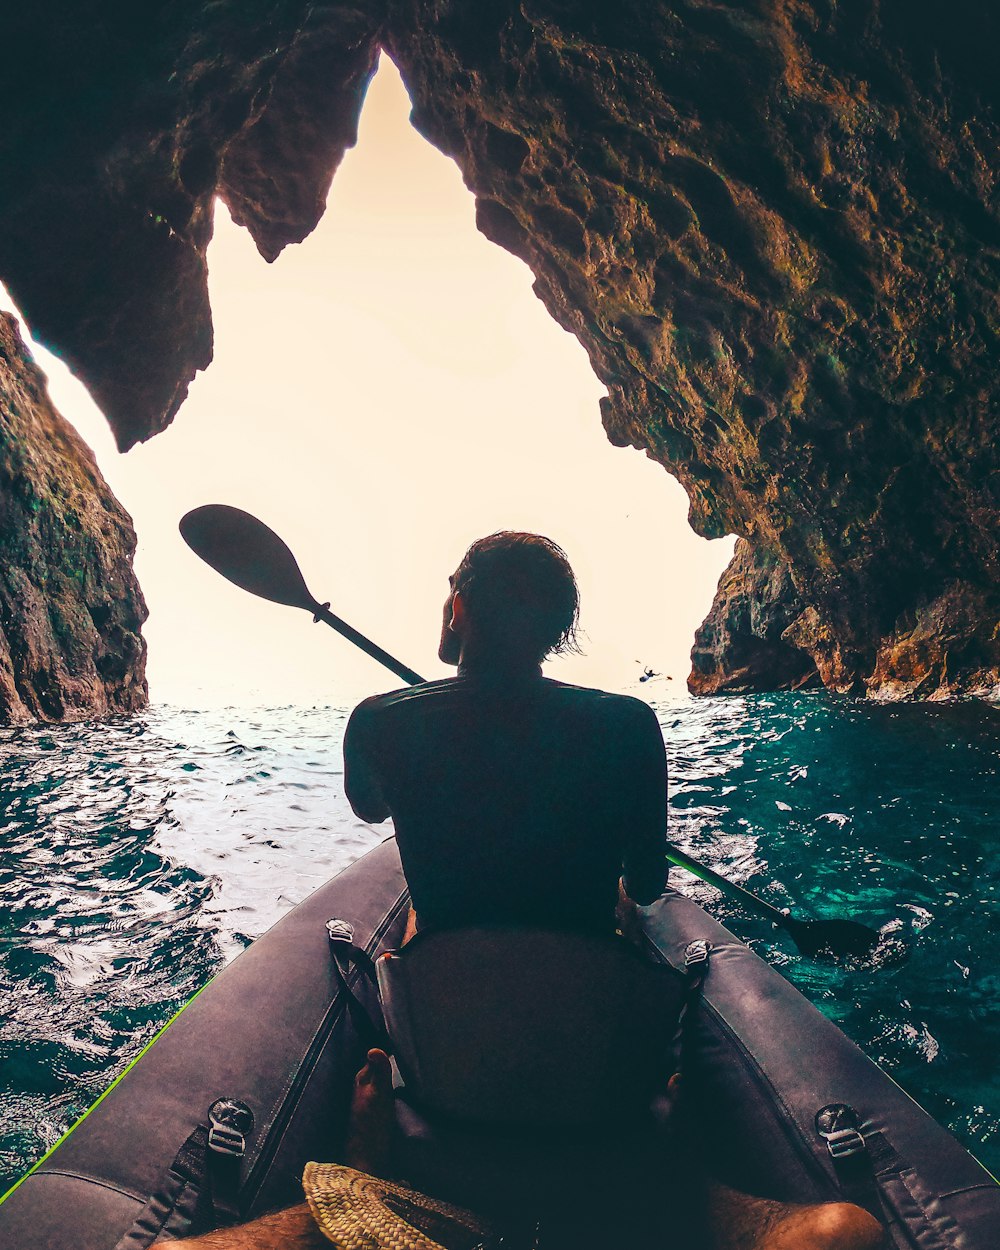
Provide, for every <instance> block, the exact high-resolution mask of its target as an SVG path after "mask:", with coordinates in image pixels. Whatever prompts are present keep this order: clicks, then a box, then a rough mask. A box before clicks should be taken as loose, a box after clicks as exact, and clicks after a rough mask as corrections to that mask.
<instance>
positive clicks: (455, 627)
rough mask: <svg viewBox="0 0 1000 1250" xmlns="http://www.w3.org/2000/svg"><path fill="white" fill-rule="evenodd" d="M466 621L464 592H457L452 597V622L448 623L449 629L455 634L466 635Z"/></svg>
mask: <svg viewBox="0 0 1000 1250" xmlns="http://www.w3.org/2000/svg"><path fill="white" fill-rule="evenodd" d="M465 621H466V611H465V600H464V599H463V598H462V592H461V591H460V590H456V591H455V593H454V594H453V595H452V597H451V620H450V621H449V622H448V628H449V629H450V630H451V632H452V633H453V634H464V633H465Z"/></svg>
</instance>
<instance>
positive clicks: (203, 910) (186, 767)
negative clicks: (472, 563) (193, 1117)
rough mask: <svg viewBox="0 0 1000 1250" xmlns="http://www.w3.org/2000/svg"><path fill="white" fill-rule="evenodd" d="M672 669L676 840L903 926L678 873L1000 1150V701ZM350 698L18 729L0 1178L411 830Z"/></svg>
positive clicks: (5, 823)
mask: <svg viewBox="0 0 1000 1250" xmlns="http://www.w3.org/2000/svg"><path fill="white" fill-rule="evenodd" d="M668 689H669V688H668V687H666V686H665V684H664V683H662V682H657V681H653V682H650V683H648V684H647V685H645V686H637V687H636V688H635V691H634V692H635V693H639V694H640V695H641V696H642V697H644V698H646V699H648V700H649V701H650V702H651V703H652V704H653V705H654V707H655V708H656V711H657V714H658V716H659V719H660V723H661V726H662V728H663V733H664V739H665V741H666V745H667V755H668V760H669V768H670V779H671V781H670V796H671V797H670V807H671V837H672V838H673V840H674V841H676V842H677V843H678V844H679V845H680V846H682V847H683V848H685V849H686V850H688V851H689V852H690V853H691V854H693V855H695V856H696V857H698V858H700V859H703V860H704V861H705V862H707V863H709V864H710V865H712V866H713V867H715V868H716V869H717V870H719V871H721V872H723V873H725V874H726V875H727V876H729V877H731V878H732V879H734V880H736V881H739V882H740V883H742V884H744V885H746V886H748V887H749V888H750V889H752V890H754V891H755V892H757V893H759V894H761V895H762V896H763V897H764V898H766V899H767V900H768V901H770V902H772V903H774V904H776V905H778V906H785V905H790V906H792V907H793V909H794V910H795V913H796V914H797V915H799V916H801V917H803V918H811V917H848V918H852V919H856V920H860V921H862V922H864V923H867V924H871V925H873V926H874V927H877V928H880V929H884V930H885V932H886V934H887V937H888V940H887V942H886V943H885V949H886V950H887V951H889V952H890V954H891V956H892V957H890V958H886V959H881V958H879V959H876V961H875V963H874V964H869V965H858V964H856V965H853V966H846V965H835V964H834V965H832V964H829V963H822V962H818V961H816V960H811V959H806V958H804V957H802V956H800V955H799V954H798V953H797V952H796V950H795V947H794V946H793V945H792V943H791V942H790V941H789V940H788V939H787V938H786V937H784V936H783V935H781V934H776V933H775V932H774V931H772V930H771V929H770V927H769V926H768V925H767V924H766V923H765V922H762V921H760V920H757V919H755V918H753V917H750V916H747V915H746V914H745V913H744V912H742V911H741V910H740V908H739V907H738V906H736V905H734V904H733V903H732V902H730V901H729V900H728V899H724V898H722V897H720V895H719V894H718V893H717V892H716V891H714V890H713V889H711V888H710V887H708V886H705V885H703V884H701V883H700V882H697V881H695V880H694V879H693V878H691V877H689V876H688V875H687V874H686V873H683V872H681V871H679V870H675V871H674V873H673V874H672V882H673V883H674V884H676V885H678V886H679V887H681V888H683V889H684V890H685V891H687V892H689V893H691V894H692V895H693V896H694V897H695V898H697V899H698V901H699V902H701V903H702V904H703V905H705V906H706V907H708V908H709V910H711V911H712V912H713V913H715V914H716V915H717V916H718V917H719V918H720V919H721V920H723V922H724V923H726V924H727V925H728V926H729V927H730V928H732V929H733V930H734V931H735V932H736V933H737V934H739V935H740V936H741V937H743V938H744V939H745V940H747V941H749V942H750V944H751V945H752V946H753V947H754V949H756V950H757V952H758V953H759V954H761V955H762V956H764V957H765V958H766V959H768V960H770V961H771V962H772V963H773V964H775V965H776V966H777V967H779V968H780V970H781V971H782V972H783V973H784V974H785V975H786V976H787V977H789V978H790V979H791V980H792V981H793V982H794V983H795V984H796V985H797V986H798V987H799V988H800V989H801V990H803V992H804V993H806V994H807V995H808V996H809V997H810V998H811V999H812V1001H813V1002H814V1003H816V1005H817V1006H818V1007H819V1008H820V1009H821V1010H822V1011H823V1012H824V1013H825V1014H826V1015H828V1016H829V1017H830V1018H831V1019H832V1020H834V1021H835V1022H836V1023H837V1024H838V1025H839V1026H840V1027H841V1028H842V1029H843V1030H844V1031H845V1032H846V1033H847V1034H848V1035H849V1036H851V1037H852V1038H854V1039H855V1040H856V1041H857V1042H859V1043H860V1045H861V1046H862V1047H863V1048H864V1049H865V1050H866V1051H867V1053H868V1054H869V1055H870V1056H871V1057H872V1058H873V1059H875V1060H877V1061H878V1062H879V1063H880V1064H882V1065H883V1066H884V1067H885V1068H886V1070H887V1071H889V1072H890V1073H891V1074H892V1075H893V1077H894V1078H895V1079H896V1080H897V1081H898V1082H899V1083H900V1084H901V1085H902V1086H903V1087H904V1089H906V1090H907V1091H908V1092H909V1093H910V1094H912V1095H913V1096H914V1097H915V1098H916V1099H917V1100H918V1101H919V1102H920V1103H921V1104H922V1105H923V1106H924V1107H926V1108H927V1110H928V1111H930V1113H931V1114H932V1115H934V1116H935V1117H936V1118H937V1119H938V1120H940V1121H941V1122H942V1123H943V1124H945V1125H946V1126H947V1127H949V1128H950V1129H951V1130H952V1131H953V1132H954V1133H955V1134H956V1136H957V1137H958V1138H959V1139H960V1140H961V1141H962V1142H963V1143H964V1144H965V1145H966V1146H967V1147H968V1148H969V1149H970V1150H972V1152H973V1153H974V1154H976V1155H977V1156H978V1157H979V1158H980V1159H982V1160H983V1162H985V1163H986V1164H987V1165H988V1166H990V1167H991V1168H992V1169H993V1170H994V1171H995V1170H997V1169H998V1168H1000V1088H998V1086H1000V1083H998V1080H997V1073H998V1066H1000V1061H998V1056H1000V908H998V899H1000V857H998V854H997V851H998V847H1000V778H998V767H1000V710H998V709H996V708H994V707H991V706H989V705H986V704H982V703H976V702H968V703H954V704H938V705H881V704H873V703H869V702H864V701H856V700H847V699H838V698H834V697H831V696H828V695H825V694H822V693H810V694H780V695H757V696H752V697H745V698H744V697H739V698H736V697H730V698H715V699H703V700H692V699H685V698H672V697H669V695H668V694H667V693H666V691H667V690H668ZM346 720H347V710H346V709H342V708H335V707H322V708H320V707H316V708H305V707H298V706H290V707H280V708H268V709H248V708H229V709H225V710H221V711H220V710H214V711H198V710H194V709H185V708H157V709H153V710H151V711H149V712H148V713H146V714H145V715H143V716H140V717H137V718H135V719H131V720H120V721H115V722H112V723H110V724H100V725H96V724H83V725H66V726H59V727H44V728H28V729H4V730H0V1193H2V1192H3V1190H4V1189H5V1188H6V1186H7V1185H8V1184H9V1183H12V1182H13V1181H14V1180H16V1179H17V1178H18V1177H19V1176H20V1175H21V1174H22V1173H23V1172H24V1171H25V1170H26V1169H27V1168H28V1167H30V1165H31V1164H32V1163H33V1162H34V1161H35V1160H36V1159H37V1158H38V1157H40V1155H41V1154H43V1153H44V1152H45V1150H46V1149H47V1148H48V1147H49V1146H51V1145H52V1144H53V1143H54V1142H55V1141H57V1140H58V1138H59V1136H60V1135H61V1134H62V1133H63V1132H64V1131H65V1130H66V1128H67V1127H68V1126H69V1125H71V1124H72V1123H73V1122H74V1121H75V1120H76V1119H77V1118H78V1117H79V1116H80V1115H81V1114H82V1112H83V1111H85V1110H86V1108H87V1107H88V1106H89V1105H90V1104H91V1103H92V1102H93V1101H94V1100H95V1099H96V1098H97V1097H98V1096H99V1095H100V1094H101V1093H102V1091H103V1090H104V1089H105V1088H106V1087H107V1085H108V1084H109V1083H110V1082H111V1081H112V1080H113V1079H114V1077H115V1076H117V1075H118V1073H120V1072H121V1071H122V1069H123V1068H124V1067H125V1065H126V1064H127V1063H128V1062H129V1061H130V1060H131V1059H132V1058H134V1056H135V1055H136V1054H137V1053H138V1052H139V1050H141V1048H142V1047H143V1045H145V1043H146V1042H147V1041H148V1040H149V1039H150V1038H151V1037H152V1036H153V1034H154V1033H155V1032H156V1031H157V1029H158V1028H160V1027H161V1026H162V1024H163V1023H164V1022H165V1021H167V1020H168V1019H169V1018H170V1016H171V1015H172V1014H173V1013H174V1012H175V1011H176V1010H177V1009H178V1008H179V1007H180V1006H181V1005H182V1004H183V1003H185V1002H186V1001H187V1000H188V999H189V998H190V997H191V995H192V994H193V993H194V992H195V991H196V990H197V989H198V988H199V987H200V986H201V985H202V984H204V982H205V981H206V980H208V978H209V977H211V976H212V975H213V974H214V973H215V972H217V971H218V970H219V969H220V968H221V967H222V966H223V965H224V964H225V963H226V962H227V961H228V960H229V959H231V958H233V957H234V956H235V955H237V954H238V953H239V951H240V950H242V949H243V948H244V947H245V946H247V945H248V944H249V943H250V942H251V941H252V940H253V939H254V938H255V937H257V936H258V935H259V934H261V933H263V932H264V930H265V929H267V928H268V927H269V926H270V925H271V924H273V923H274V921H276V920H277V919H278V918H279V917H280V916H281V915H282V914H283V913H284V912H285V911H286V910H287V909H288V908H289V907H291V906H292V905H293V904H294V903H296V902H298V901H299V900H300V899H301V898H303V897H305V895H306V894H308V893H309V891H310V890H312V889H313V888H314V887H316V886H317V885H319V884H320V883H321V882H323V881H325V880H326V879H327V878H328V877H330V876H331V875H333V874H334V873H335V872H337V871H338V869H340V868H343V867H344V866H345V865H346V864H348V863H350V862H351V861H352V860H354V859H356V858H357V857H358V856H359V855H361V854H363V853H364V852H365V851H366V850H368V849H369V848H370V847H372V846H374V845H375V844H376V843H377V842H379V841H380V840H381V839H382V838H383V837H385V836H386V834H387V833H388V832H389V831H390V829H389V826H388V825H387V826H384V827H380V826H372V825H367V824H365V823H363V822H362V821H359V820H358V819H357V817H355V816H354V814H353V813H352V811H351V809H350V807H349V805H348V804H347V801H346V799H345V797H344V792H343V771H342V770H343V765H342V760H341V743H342V739H343V731H344V726H345V724H346ZM900 953H902V954H903V955H905V958H903V959H900V958H898V956H899V955H900Z"/></svg>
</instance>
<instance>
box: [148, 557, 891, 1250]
mask: <svg viewBox="0 0 1000 1250" xmlns="http://www.w3.org/2000/svg"><path fill="white" fill-rule="evenodd" d="M449 582H450V585H449V591H448V596H447V599H446V600H445V605H444V616H443V621H442V629H441V642H440V648H439V655H440V658H441V659H442V661H444V662H445V663H447V664H454V665H457V667H458V674H457V676H456V677H453V678H449V679H446V680H444V681H435V682H425V683H422V684H420V685H417V686H413V687H409V688H407V689H404V690H399V691H394V692H392V693H390V694H385V695H378V696H376V697H374V698H371V699H366V700H365V701H364V702H363V703H361V704H360V705H359V706H358V707H357V708H356V709H355V711H354V713H353V715H352V717H351V720H350V723H349V725H348V729H347V733H346V736H345V741H344V756H345V786H346V790H347V794H348V798H349V799H350V802H351V805H352V807H353V808H354V810H355V812H356V813H357V815H358V816H360V817H361V819H362V820H365V821H373V822H380V821H382V820H385V819H386V818H387V817H388V816H390V815H391V816H392V818H393V822H394V825H395V829H396V837H397V841H398V843H399V849H400V855H401V858H402V863H403V869H404V873H405V875H406V880H407V884H408V885H409V887H410V894H411V899H412V902H413V908H414V911H413V912H411V924H410V926H409V929H411V930H412V929H413V928H414V927H428V928H431V927H433V928H440V927H454V926H462V925H469V924H476V923H484V922H500V923H508V924H525V925H542V926H545V925H548V926H552V927H562V928H570V929H573V928H579V929H584V930H588V931H597V932H608V933H610V932H612V931H613V929H614V927H615V922H616V903H618V904H619V919H620V918H621V910H622V908H621V905H620V904H621V903H622V902H624V903H625V904H626V905H629V904H632V903H639V904H647V903H651V902H653V901H654V900H655V899H656V898H658V897H659V895H660V894H661V893H662V891H663V889H664V887H665V884H666V875H667V861H666V858H665V843H666V815H667V812H666V758H665V752H664V747H663V740H662V737H661V734H660V730H659V727H658V725H657V722H656V718H655V716H654V714H653V712H652V711H651V709H650V708H649V707H648V706H647V705H646V704H645V703H642V702H641V701H639V700H637V699H632V698H629V697H626V696H622V695H614V694H608V693H606V692H604V691H600V690H590V689H584V688H581V687H577V686H570V685H566V684H564V683H561V682H556V681H551V680H548V679H546V678H544V677H543V676H542V672H541V664H542V661H543V660H544V659H545V658H546V657H548V656H550V655H554V654H558V653H559V652H561V651H565V650H569V649H571V648H573V646H574V645H575V630H576V624H577V617H578V611H579V595H578V592H577V586H576V580H575V578H574V576H573V572H572V569H571V568H570V565H569V562H568V561H567V559H566V556H565V554H564V553H563V552H562V551H561V549H560V548H559V547H557V546H556V545H555V544H554V543H552V542H550V541H549V540H548V539H545V538H542V537H540V536H538V535H535V534H523V533H513V532H502V533H498V534H492V535H490V536H489V537H488V538H484V539H480V540H479V541H478V542H476V543H473V545H472V546H471V547H470V548H469V550H468V551H467V552H466V554H465V556H464V557H463V559H462V561H461V563H460V564H459V566H458V568H457V569H456V570H455V572H454V573H453V574H452V576H451V578H450V579H449ZM626 909H627V908H626ZM534 1009H535V1010H538V1009H539V1007H538V1005H537V1004H535V1005H534ZM664 1075H665V1076H666V1075H667V1074H664ZM670 1089H671V1090H672V1091H674V1092H675V1091H676V1089H677V1080H676V1079H674V1080H672V1081H671V1082H670ZM394 1126H395V1112H394V1094H393V1089H392V1076H391V1069H390V1064H389V1059H388V1057H387V1056H386V1054H385V1053H384V1052H383V1051H381V1050H377V1049H372V1050H370V1051H369V1053H368V1062H367V1063H366V1064H365V1066H364V1067H363V1068H362V1070H361V1071H360V1072H359V1073H358V1075H357V1078H356V1080H355V1086H354V1095H353V1101H352V1107H351V1129H350V1136H349V1140H348V1143H347V1147H346V1162H347V1163H348V1164H349V1165H350V1166H351V1167H354V1168H357V1169H359V1170H360V1171H363V1172H366V1173H369V1174H371V1175H376V1176H386V1175H389V1174H390V1172H391V1169H392V1157H391V1155H392V1137H393V1132H394ZM677 1164H678V1168H680V1165H681V1160H680V1159H678V1160H677ZM680 1188H681V1187H679V1198H678V1199H675V1202H676V1201H683V1202H685V1203H687V1204H688V1206H689V1207H690V1210H689V1211H680V1210H676V1209H675V1211H674V1220H675V1222H674V1225H673V1226H670V1225H668V1227H666V1228H665V1229H664V1236H665V1239H666V1240H665V1243H664V1244H672V1245H674V1246H676V1247H678V1250H681V1247H684V1248H685V1250H876V1248H877V1247H878V1246H880V1245H881V1244H882V1233H881V1229H880V1228H879V1226H878V1224H877V1223H876V1221H875V1220H874V1219H872V1217H871V1216H869V1215H867V1214H866V1213H865V1212H864V1211H862V1210H861V1209H860V1208H858V1207H855V1206H851V1205H850V1204H847V1203H828V1204H820V1205H815V1206H790V1205H788V1204H784V1203H779V1202H775V1201H770V1200H766V1199H760V1198H753V1197H750V1196H748V1195H746V1194H740V1193H737V1192H735V1191H733V1190H731V1189H728V1188H725V1187H723V1186H719V1185H716V1184H714V1183H713V1182H710V1181H703V1180H700V1179H699V1180H698V1182H697V1184H696V1185H695V1186H693V1187H692V1188H691V1189H690V1191H689V1192H684V1193H680ZM310 1196H311V1198H312V1200H313V1205H314V1208H315V1209H316V1210H317V1211H320V1212H322V1211H323V1209H324V1202H323V1199H322V1195H317V1194H315V1193H311V1195H310ZM352 1218H353V1217H352ZM359 1218H360V1216H359ZM685 1221H686V1224H685V1226H686V1227H688V1228H689V1229H695V1230H696V1231H695V1232H694V1233H693V1235H691V1236H684V1235H682V1233H681V1225H682V1224H683V1223H685ZM355 1232H357V1230H355ZM590 1232H591V1237H593V1234H594V1232H595V1230H594V1229H591V1230H590ZM672 1234H673V1236H674V1240H673V1241H669V1238H670V1237H671V1235H672ZM554 1236H555V1240H552V1241H549V1242H546V1241H543V1243H542V1244H551V1245H553V1246H556V1245H566V1244H568V1243H566V1242H560V1241H559V1239H558V1232H556V1233H555V1234H554ZM678 1238H679V1239H678ZM331 1239H333V1240H335V1241H337V1240H339V1239H338V1238H337V1237H335V1236H334V1234H333V1233H332V1232H331V1238H330V1239H328V1238H327V1237H325V1236H324V1235H323V1233H322V1232H321V1231H320V1229H319V1228H318V1227H317V1224H316V1222H315V1220H314V1217H313V1215H312V1214H311V1213H310V1208H309V1207H308V1206H299V1207H295V1208H293V1209H291V1210H288V1211H283V1212H278V1213H276V1214H274V1215H269V1216H264V1217H263V1218H262V1219H259V1220H256V1221H254V1222H253V1223H251V1224H249V1225H246V1226H244V1227H242V1228H233V1229H226V1230H222V1231H219V1232H216V1233H210V1234H207V1235H206V1236H204V1237H199V1238H196V1239H194V1240H191V1241H188V1242H185V1243H183V1244H184V1245H185V1246H187V1247H189V1250H279V1248H280V1250H321V1247H324V1246H329V1245H330V1240H331ZM178 1244H179V1243H177V1242H173V1241H172V1242H169V1243H167V1242H164V1243H163V1245H164V1246H166V1245H170V1246H176V1245H178ZM353 1244H360V1240H357V1241H356V1242H355V1243H353ZM365 1244H372V1245H376V1244H378V1241H377V1239H374V1238H373V1239H372V1240H371V1242H370V1243H369V1242H366V1243H365ZM600 1244H601V1245H602V1246H605V1247H611V1246H612V1245H615V1246H619V1245H622V1244H623V1243H622V1241H621V1239H620V1238H619V1239H617V1240H614V1239H612V1240H608V1239H607V1238H606V1237H602V1238H601V1239H600ZM629 1244H631V1243H629Z"/></svg>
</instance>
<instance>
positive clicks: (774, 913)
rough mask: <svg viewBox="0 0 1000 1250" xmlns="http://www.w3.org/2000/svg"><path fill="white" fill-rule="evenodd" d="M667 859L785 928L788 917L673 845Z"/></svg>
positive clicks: (668, 848)
mask: <svg viewBox="0 0 1000 1250" xmlns="http://www.w3.org/2000/svg"><path fill="white" fill-rule="evenodd" d="M667 859H669V860H670V862H671V863H672V864H676V865H677V867H678V868H686V869H687V871H688V872H690V873H693V874H694V875H695V876H696V877H700V878H701V880H702V881H705V882H707V883H708V884H709V885H714V886H715V888H716V889H717V890H721V891H722V893H723V894H730V895H732V896H733V898H738V899H739V900H740V902H741V903H743V905H744V906H745V907H748V908H749V909H750V910H751V911H755V912H757V914H758V915H760V916H763V917H764V918H765V919H766V920H771V921H773V922H774V923H775V924H776V925H779V926H780V927H781V928H785V927H786V926H787V924H788V922H789V919H790V917H789V916H788V915H786V913H785V912H783V911H780V910H779V909H778V908H777V907H772V906H771V904H770V903H765V902H764V900H763V899H762V898H758V897H757V895H756V894H751V893H750V891H749V890H746V889H744V888H743V886H741V885H737V884H736V882H735V881H730V880H729V878H728V877H723V876H722V875H721V874H719V873H717V872H716V871H715V869H714V868H709V867H708V865H707V864H702V863H699V861H698V860H696V859H692V858H691V856H690V855H685V853H684V852H683V851H682V850H680V849H679V848H678V847H676V846H674V845H673V843H671V842H668V843H667Z"/></svg>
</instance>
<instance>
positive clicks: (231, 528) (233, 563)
mask: <svg viewBox="0 0 1000 1250" xmlns="http://www.w3.org/2000/svg"><path fill="white" fill-rule="evenodd" d="M180 531H181V537H182V538H183V539H184V541H185V542H186V543H187V545H188V546H189V547H190V548H191V550H192V551H193V552H194V553H195V555H199V556H201V558H202V559H203V560H204V561H205V563H206V564H210V565H211V566H212V568H213V569H215V571H216V572H217V573H221V574H222V576H223V577H225V578H227V579H228V580H229V581H231V582H233V584H234V585H236V586H239V587H241V588H242V589H243V590H249V592H250V593H251V594H252V595H259V596H260V597H261V598H262V599H270V600H271V602H272V603H285V604H288V605H289V606H290V607H293V608H305V609H306V610H307V611H309V612H315V611H316V609H317V608H318V607H319V604H318V603H317V602H316V600H315V599H314V598H313V597H312V595H311V594H310V593H309V590H308V588H307V586H306V583H305V580H304V578H303V576H302V574H301V572H300V571H299V566H298V564H297V562H296V560H295V557H294V556H293V555H292V553H291V551H289V549H288V547H287V546H286V545H285V544H284V543H283V542H282V541H281V539H280V538H279V537H278V535H277V534H276V533H275V532H274V530H272V529H269V528H268V527H267V526H266V525H265V524H264V522H263V521H258V520H257V518H256V517H255V516H251V515H250V513H249V512H242V511H241V510H240V509H239V508H230V507H229V506H228V505H227V504H224V503H209V504H205V506H204V507H202V508H195V509H194V511H193V512H189V513H188V514H187V515H186V516H185V517H182V518H181V522H180Z"/></svg>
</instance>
